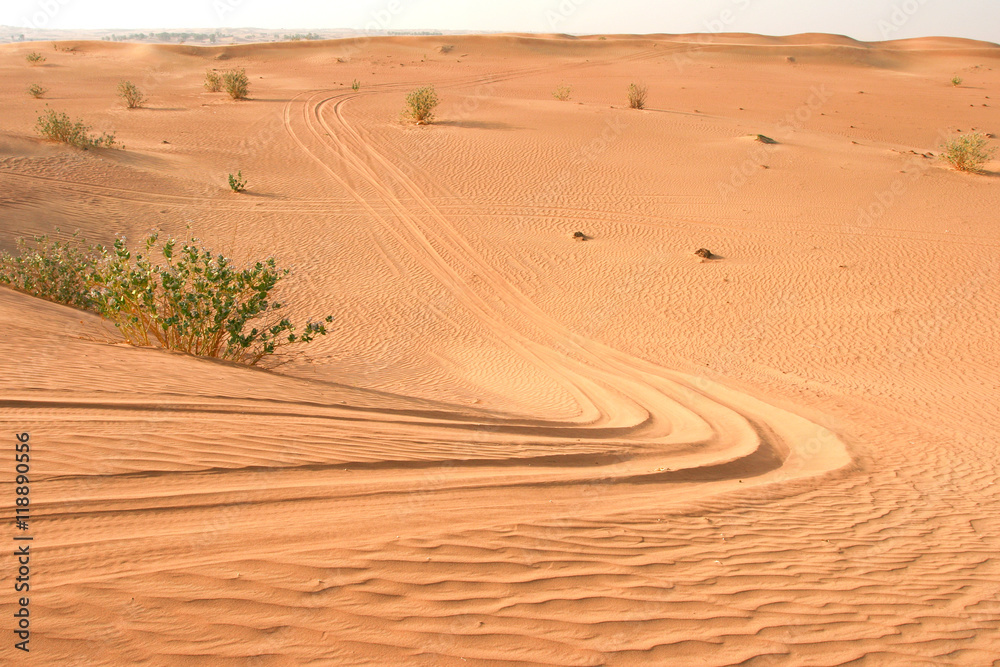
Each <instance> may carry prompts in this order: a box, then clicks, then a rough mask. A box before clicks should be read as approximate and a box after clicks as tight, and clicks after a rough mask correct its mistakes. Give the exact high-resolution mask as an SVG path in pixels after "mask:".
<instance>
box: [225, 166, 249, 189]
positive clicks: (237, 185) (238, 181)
mask: <svg viewBox="0 0 1000 667" xmlns="http://www.w3.org/2000/svg"><path fill="white" fill-rule="evenodd" d="M229 188H230V189H231V190H232V191H233V192H243V191H244V190H246V189H247V182H246V179H245V178H243V172H242V171H239V172H237V173H236V175H235V176H233V175H232V174H229Z"/></svg>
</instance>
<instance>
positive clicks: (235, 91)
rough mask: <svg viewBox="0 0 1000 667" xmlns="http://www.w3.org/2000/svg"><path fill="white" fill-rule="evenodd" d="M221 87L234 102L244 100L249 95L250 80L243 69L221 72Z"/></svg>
mask: <svg viewBox="0 0 1000 667" xmlns="http://www.w3.org/2000/svg"><path fill="white" fill-rule="evenodd" d="M222 86H223V88H225V89H226V92H227V93H229V96H230V97H231V98H233V99H234V100H245V99H246V98H247V96H248V95H249V94H250V79H249V78H248V77H247V73H246V70H244V69H231V70H227V71H225V72H223V73H222Z"/></svg>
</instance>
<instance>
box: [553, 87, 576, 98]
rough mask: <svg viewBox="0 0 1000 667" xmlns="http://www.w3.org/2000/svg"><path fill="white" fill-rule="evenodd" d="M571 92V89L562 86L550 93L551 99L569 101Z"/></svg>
mask: <svg viewBox="0 0 1000 667" xmlns="http://www.w3.org/2000/svg"><path fill="white" fill-rule="evenodd" d="M572 92H573V89H572V88H570V87H569V86H567V85H565V84H563V85H561V86H559V87H558V88H556V89H555V90H554V91H552V97H554V98H556V99H557V100H559V101H560V102H565V101H566V100H568V99H569V96H570V94H571V93H572Z"/></svg>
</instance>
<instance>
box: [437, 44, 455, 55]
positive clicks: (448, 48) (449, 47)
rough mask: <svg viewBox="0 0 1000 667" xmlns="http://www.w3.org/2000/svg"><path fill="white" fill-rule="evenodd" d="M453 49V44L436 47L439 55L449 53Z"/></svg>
mask: <svg viewBox="0 0 1000 667" xmlns="http://www.w3.org/2000/svg"><path fill="white" fill-rule="evenodd" d="M454 49H455V45H454V44H442V45H441V46H439V47H438V51H440V52H441V53H451V52H452V51H453V50H454Z"/></svg>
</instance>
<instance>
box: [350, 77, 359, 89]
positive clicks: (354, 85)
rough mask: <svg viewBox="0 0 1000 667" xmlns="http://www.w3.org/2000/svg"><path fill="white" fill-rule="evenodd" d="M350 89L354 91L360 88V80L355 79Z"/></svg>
mask: <svg viewBox="0 0 1000 667" xmlns="http://www.w3.org/2000/svg"><path fill="white" fill-rule="evenodd" d="M351 90H353V91H354V92H357V91H359V90H361V82H360V81H358V80H357V79H355V80H354V82H353V83H351Z"/></svg>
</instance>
